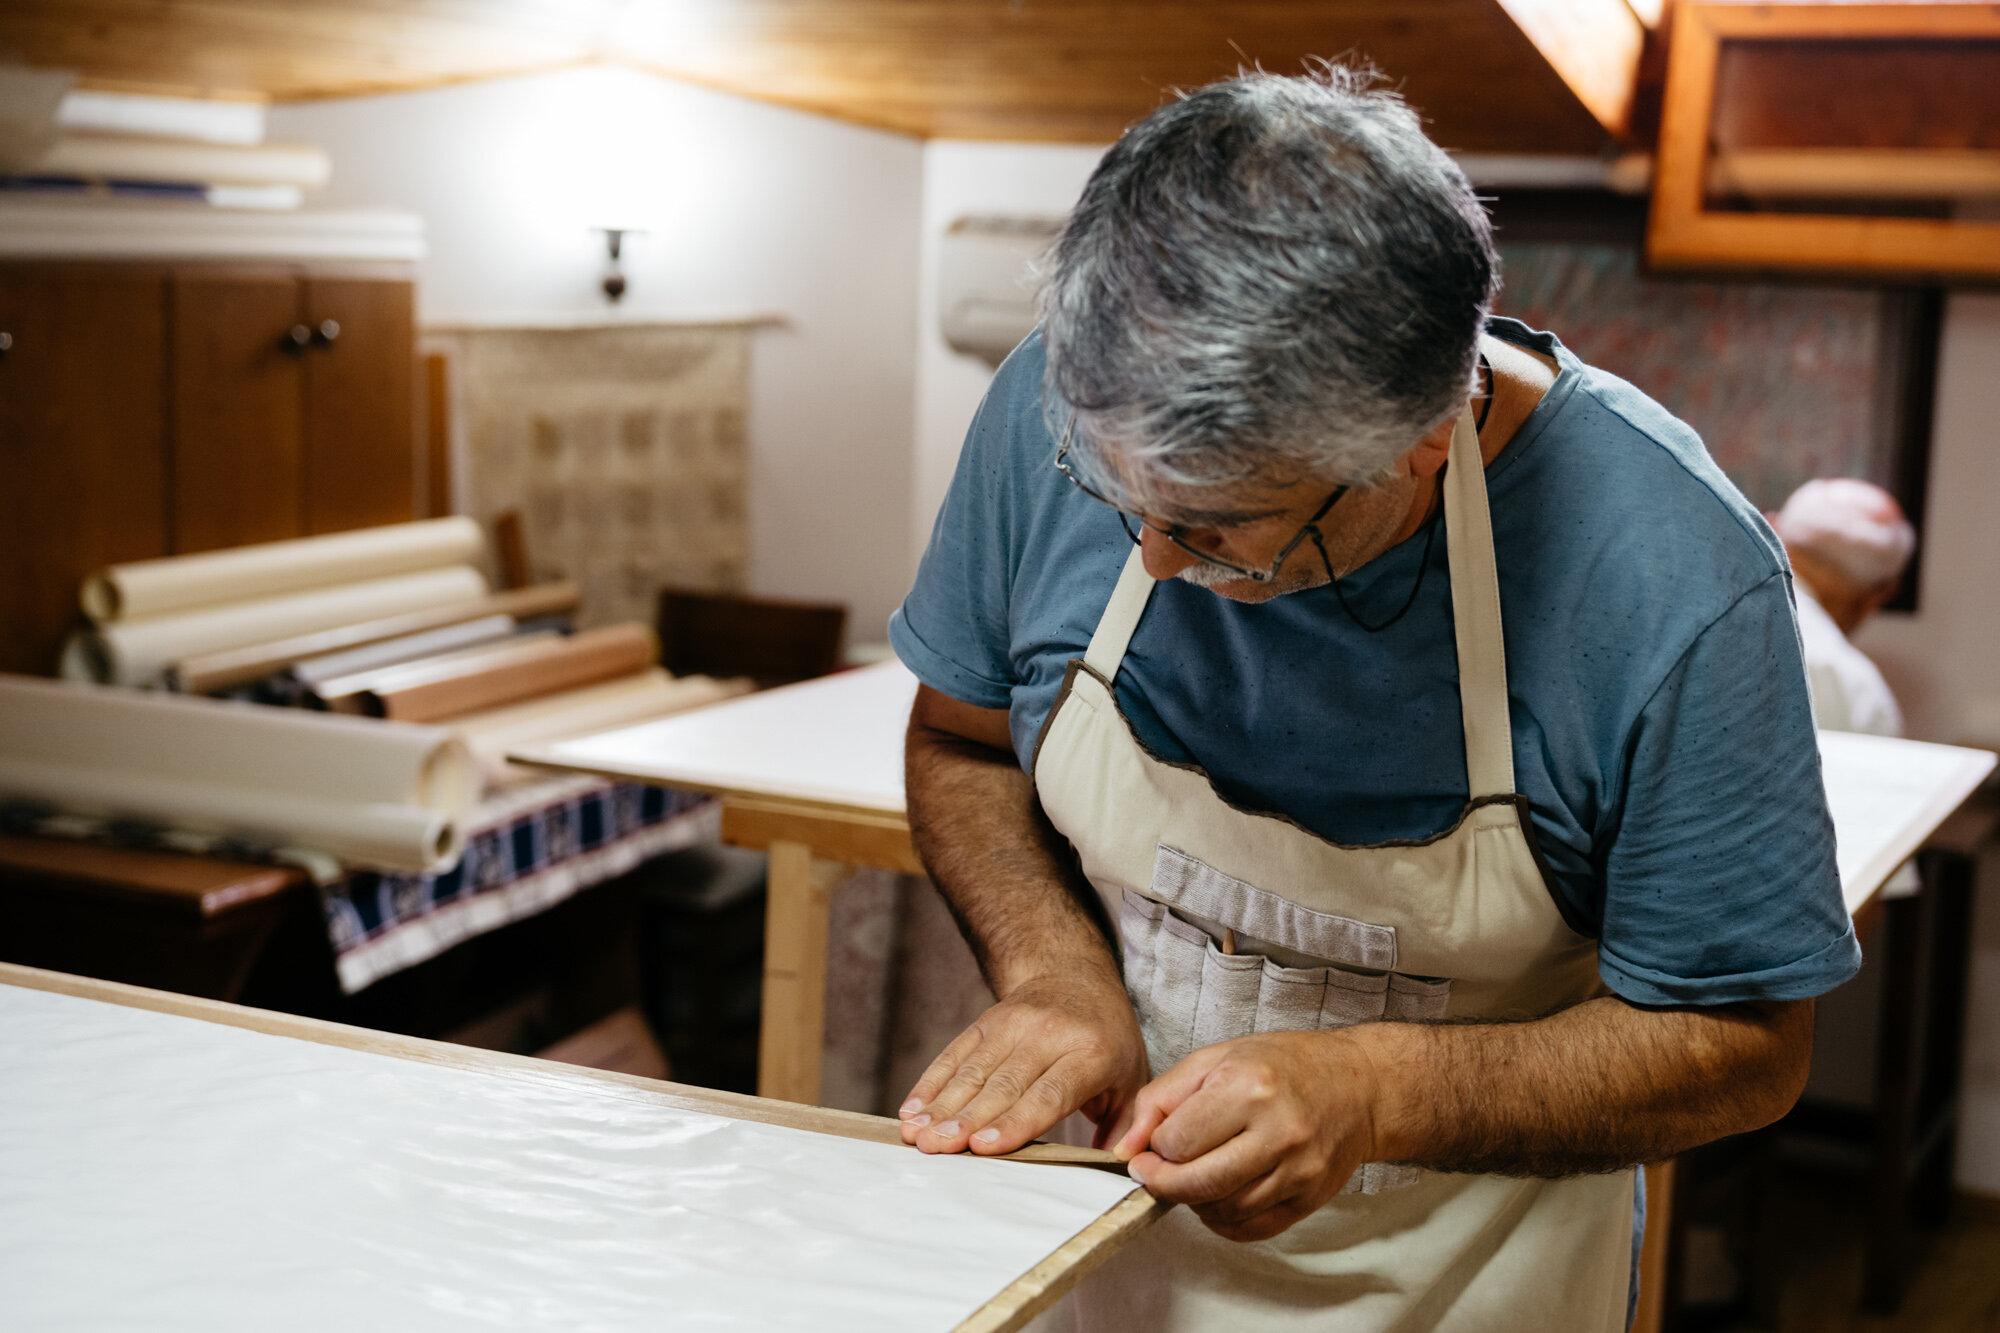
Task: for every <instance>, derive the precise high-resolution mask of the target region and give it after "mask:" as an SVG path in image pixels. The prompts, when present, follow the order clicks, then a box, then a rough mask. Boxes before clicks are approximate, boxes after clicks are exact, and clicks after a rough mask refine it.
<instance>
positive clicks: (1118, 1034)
mask: <svg viewBox="0 0 2000 1333" xmlns="http://www.w3.org/2000/svg"><path fill="white" fill-rule="evenodd" d="M1146 1078H1147V1068H1146V1046H1145V1042H1144V1041H1143V1040H1142V1039H1141V1037H1140V1035H1139V1021H1138V1019H1137V1018H1136V1017H1134V1015H1133V1013H1132V1003H1131V1001H1130V1000H1128V999H1127V998H1126V995H1125V988H1124V986H1123V984H1122V983H1121V982H1120V981H1119V979H1118V977H1117V975H1116V974H1115V972H1114V971H1112V970H1110V969H1107V968H1105V967H1103V966H1102V965H1101V964H1098V963H1097V961H1096V960H1090V961H1089V962H1086V963H1084V964H1083V965H1082V966H1081V967H1077V968H1071V969H1068V970H1065V971H1049V972H1043V973H1039V974H1037V975H1034V976H1031V977H1029V978H1028V979H1027V980H1025V981H1023V982H1022V983H1021V984H1020V985H1017V986H1015V987H1013V988H1012V989H1010V990H1009V991H1008V992H1007V995H1006V997H1005V998H1004V999H1002V1000H1001V1001H1000V1002H999V1003H998V1004H996V1005H994V1006H993V1007H992V1008H991V1009H988V1010H987V1011H986V1012H985V1013H983V1014H981V1015H980V1016H979V1019H978V1021H977V1022H975V1023H974V1024H973V1025H972V1026H971V1027H969V1028H967V1029H966V1030H965V1031H964V1032H962V1033H960V1034H959V1037H958V1039H957V1040H956V1041H954V1042H952V1043H951V1045H949V1046H947V1047H945V1049H944V1052H943V1054H941V1055H939V1056H938V1058H937V1059H935V1060H933V1061H932V1062H931V1066H930V1068H929V1069H926V1070H925V1071H924V1075H923V1077H922V1078H920V1079H918V1080H917V1083H916V1086H915V1087H913V1088H911V1089H910V1096H909V1099H908V1100H907V1101H906V1102H904V1103H903V1106H902V1108H901V1110H900V1111H899V1112H898V1114H899V1116H900V1117H901V1119H902V1122H903V1142H905V1143H908V1144H913V1145H914V1146H916V1147H918V1148H920V1149H922V1150H923V1151H924V1152H933V1153H935V1152H964V1151H966V1150H967V1149H970V1150H971V1151H972V1152H974V1153H978V1154H980V1155H982V1156H985V1155H990V1154H993V1153H1007V1152H1013V1151H1014V1150H1015V1149H1016V1148H1019V1147H1022V1146H1023V1145H1025V1144H1028V1143H1030V1142H1032V1141H1034V1139H1036V1138H1037V1137H1038V1136H1040V1135H1042V1134H1045V1133H1047V1132H1048V1131H1049V1130H1050V1129H1051V1128H1053V1127H1054V1126H1055V1125H1056V1124H1057V1123H1058V1122H1059V1121H1061V1120H1062V1119H1063V1118H1064V1117H1065V1116H1067V1115H1069V1114H1070V1113H1071V1112H1072V1111H1082V1112H1083V1113H1084V1114H1085V1115H1087V1116H1089V1117H1090V1118H1091V1119H1092V1120H1093V1121H1095V1122H1096V1124H1097V1141H1098V1143H1099V1144H1100V1145H1102V1144H1104V1143H1108V1142H1112V1141H1115V1139H1116V1138H1117V1136H1118V1134H1119V1133H1121V1132H1122V1131H1123V1130H1124V1128H1125V1126H1126V1123H1127V1122H1128V1121H1129V1120H1130V1117H1131V1114H1132V1102H1133V1098H1134V1097H1135V1096H1136V1095H1137V1094H1138V1091H1139V1089H1140V1088H1141V1087H1143V1086H1144V1085H1145V1083H1146Z"/></svg>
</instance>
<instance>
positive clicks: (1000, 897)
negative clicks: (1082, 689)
mask: <svg viewBox="0 0 2000 1333" xmlns="http://www.w3.org/2000/svg"><path fill="white" fill-rule="evenodd" d="M906 764H907V773H906V779H907V780H906V784H905V785H906V786H907V788H908V800H909V812H910V835H911V838H912V839H913V841H914V842H915V843H916V846H917V851H918V854H919V855H921V856H922V857H923V861H924V865H925V866H926V867H928V868H929V870H930V872H931V878H932V880H933V881H934V882H935V883H936V884H937V886H938V889H939V891H940V892H941V893H942V894H943V895H944V899H945V902H946V904H947V905H949V906H950V908H951V911H952V915H953V916H955V917H956V918H957V919H958V925H959V929H960V931H961V932H963V933H964V935H965V937H966V940H967V942H968V943H970V944H971V945H972V949H973V952H974V953H975V954H976V955H977V956H978V959H979V966H980V970H981V971H982V972H983V973H985V976H986V982H987V984H988V985H989V986H991V987H992V988H993V992H994V994H996V995H1000V996H1005V995H1006V994H1007V993H1008V992H1009V991H1010V990H1012V989H1013V987H1014V986H1015V985H1017V984H1019V983H1020V982H1021V981H1023V980H1025V979H1026V978H1027V977H1029V976H1032V975H1035V974H1037V973H1041V972H1046V971H1049V970H1050V969H1052V968H1067V969H1074V968H1087V969H1092V970H1096V971H1099V972H1101V973H1103V974H1104V976H1105V977H1106V978H1108V979H1109V980H1110V981H1111V982H1112V983H1113V984H1117V983H1118V977H1119V970H1118V962H1117V959H1116V957H1115V956H1114V955H1113V953H1112V952H1111V948H1110V945H1109V943H1108V942H1107V941H1106V939H1105V937H1104V932H1103V931H1102V930H1101V929H1100V928H1099V926H1098V925H1097V921H1096V918H1095V916H1094V915H1093V914H1092V911H1091V909H1090V907H1089V906H1087V905H1086V904H1087V902H1088V901H1089V900H1088V899H1087V897H1086V895H1088V894H1089V893H1090V892H1091V890H1090V888H1089V886H1088V885H1087V884H1084V883H1082V881H1081V877H1080V876H1079V875H1078V874H1077V873H1076V871H1075V868H1074V861H1073V859H1072V857H1071V853H1070V850H1069V847H1068V845H1067V844H1066V843H1065V842H1063V840H1062V837H1061V835H1060V834H1058V833H1057V832H1056V831H1055V829H1054V828H1053V827H1051V826H1050V824H1049V821H1048V818H1047V816H1045V815H1044V814H1043V813H1042V810H1041V805H1040V803H1039V802H1038V801H1037V800H1036V798H1035V789H1034V784H1033V783H1032V782H1031V781H1030V780H1029V778H1028V776H1027V775H1026V774H1025V773H1023V772H1022V771H1021V770H1020V767H1019V766H1018V765H1017V764H1015V762H1014V759H1013V756H1012V755H1011V754H1008V753H1003V752H1001V751H998V750H995V749H993V748H991V747H990V746H986V745H981V744H979V743H977V742H975V741H969V740H966V739H964V738H963V737H960V736H956V735H953V734H951V733H949V732H944V731H939V730H936V729H934V728H931V727H928V726H925V725H924V724H923V723H922V722H921V721H920V720H918V719H917V718H912V720H911V722H910V733H909V738H908V744H907V748H906Z"/></svg>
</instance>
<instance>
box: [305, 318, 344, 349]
mask: <svg viewBox="0 0 2000 1333" xmlns="http://www.w3.org/2000/svg"><path fill="white" fill-rule="evenodd" d="M339 337H340V321H339V320H337V319H323V320H321V321H320V322H319V327H318V328H316V329H314V330H313V333H312V340H313V342H314V343H315V344H316V345H318V346H320V347H331V346H333V344H334V341H335V340H336V339H338V338H339Z"/></svg>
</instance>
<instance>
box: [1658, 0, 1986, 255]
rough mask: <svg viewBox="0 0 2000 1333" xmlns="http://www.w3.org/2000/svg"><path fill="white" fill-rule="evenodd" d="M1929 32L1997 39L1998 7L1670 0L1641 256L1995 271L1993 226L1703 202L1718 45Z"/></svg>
mask: <svg viewBox="0 0 2000 1333" xmlns="http://www.w3.org/2000/svg"><path fill="white" fill-rule="evenodd" d="M1941 38H1943V39H1949V38H1967V39H1983V40H1988V41H1991V40H2000V6H1994V5H1987V4H1873V5H1868V4H1775V5H1751V4H1740V3H1726V2H1725V3H1718V2H1717V0H1681V3H1680V4H1678V5H1677V6H1676V7H1675V10H1674V20H1673V43H1672V46H1671V48H1670V50H1669V54H1668V60H1667V82H1666V94H1665V102H1664V106H1663V109H1662V114H1661V123H1660V141H1659V149H1658V153H1657V155H1656V158H1655V163H1654V176H1653V208H1652V218H1651V225H1650V227H1649V228H1648V233H1647V240H1646V256H1647V259H1648V261H1649V262H1650V263H1651V264H1652V265H1653V266H1655V267H1657V268H1661V269H1669V268H1680V269H1685V268H1709V269H1716V268H1743V267H1773V266H1776V267H1784V268H1811V269H1821V270H1844V271H1850V272H1854V271H1858V272H1868V273H1875V274H1895V275H1907V276H1909V277H1912V278H1917V277H1923V276H1927V275H1957V276H1964V277H1976V278H1986V279H1995V278H2000V222H1972V221H1959V220H1947V219H1937V218H1908V217H1859V216H1837V215H1821V214H1790V213H1786V214H1759V213H1724V212H1715V211H1711V210H1709V209H1707V208H1706V207H1705V205H1704V197H1705V193H1706V183H1707V180H1708V173H1709V168H1710V145H1709V135H1710V124H1711V120H1712V117H1713V113H1714V109H1715V106H1714V104H1715V89H1716V71H1717V66H1718V64H1719V62H1720V57H1721V51H1722V46H1723V44H1724V43H1725V42H1756V41H1800V40H1808V41H1840V40H1856V41H1859V40H1882V39H1920V40H1937V39H1941ZM1912 151H1913V152H1919V153H1920V152H1921V150H1912Z"/></svg>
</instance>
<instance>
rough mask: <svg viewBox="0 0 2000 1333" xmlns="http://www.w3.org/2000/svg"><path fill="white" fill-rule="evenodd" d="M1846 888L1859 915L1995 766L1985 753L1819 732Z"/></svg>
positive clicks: (1843, 889)
mask: <svg viewBox="0 0 2000 1333" xmlns="http://www.w3.org/2000/svg"><path fill="white" fill-rule="evenodd" d="M1819 760H1820V774H1821V776H1822V777H1823V779H1824V780H1825V782H1826V803H1827V808H1828V810H1829V812H1830V813H1831V814H1832V815H1833V831H1834V837H1835V839H1836V841H1837V844H1838V850H1837V852H1836V861H1837V864H1838V865H1839V867H1840V886H1841V892H1842V894H1843V896H1845V897H1846V899H1847V910H1848V911H1849V912H1853V911H1855V910H1857V909H1858V908H1860V906H1861V905H1862V904H1863V903H1865V902H1867V901H1868V899H1869V898H1870V897H1872V896H1873V895H1874V894H1875V892H1876V890H1878V889H1880V888H1881V887H1882V883H1883V881H1884V880H1886V879H1888V877H1889V875H1890V874H1891V873H1892V872H1893V871H1894V870H1895V869H1896V867H1897V866H1900V865H1901V864H1903V862H1905V861H1907V860H1908V859H1909V858H1910V857H1911V856H1912V855H1914V854H1915V852H1916V850H1917V848H1918V847H1920V846H1921V845H1922V844H1923V841H1924V839H1925V838H1927V837H1929V836H1930V835H1931V833H1932V832H1934V831H1935V830H1936V829H1937V826H1938V825H1939V824H1941V823H1942V822H1944V820H1945V819H1946V818H1947V817H1948V816H1949V815H1950V814H1951V812H1952V811H1954V810H1956V809H1957V808H1958V807H1959V805H1960V803H1962V802H1963V801H1964V800H1965V798H1966V797H1967V796H1970V795H1971V794H1972V792H1973V791H1974V789H1975V788H1977V787H1978V786H1979V784H1980V783H1981V782H1982V781H1984V780H1985V778H1986V775H1987V774H1988V773H1990V772H1992V771H1993V765H1994V756H1993V755H1992V754H1991V753H1989V752H1988V751H1985V750H1968V749H1963V748H1961V747H1959V746H1956V745H1933V744H1930V743H1929V742H1926V741H1906V740H1900V739H1896V738H1893V737H1888V736H1863V735H1859V734H1857V733H1854V732H1846V731H1822V732H1820V733H1819Z"/></svg>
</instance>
